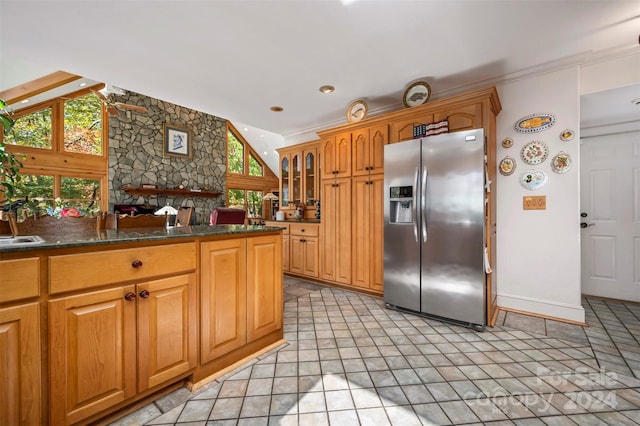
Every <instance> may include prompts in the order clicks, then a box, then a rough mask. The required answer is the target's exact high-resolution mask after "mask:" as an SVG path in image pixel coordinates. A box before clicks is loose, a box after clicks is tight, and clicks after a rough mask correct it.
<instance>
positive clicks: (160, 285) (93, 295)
mask: <svg viewBox="0 0 640 426" xmlns="http://www.w3.org/2000/svg"><path fill="white" fill-rule="evenodd" d="M195 297H196V278H195V274H193V273H191V274H184V275H178V276H174V277H169V278H164V279H158V280H152V281H147V282H144V283H141V284H137V285H128V286H122V287H117V288H113V289H109V290H102V291H95V292H88V293H85V294H82V295H78V296H69V297H62V298H59V299H54V300H50V301H49V372H50V412H51V414H50V423H51V424H56V425H57V424H72V423H76V422H78V421H80V420H83V419H86V418H88V417H90V416H92V415H94V414H97V413H100V412H101V411H103V410H105V409H107V408H109V407H112V406H114V405H116V404H118V403H121V402H123V401H125V400H127V399H128V398H130V397H132V396H134V395H136V394H137V393H140V392H143V391H145V390H147V389H149V388H152V387H154V386H156V385H158V384H161V383H164V382H166V381H168V380H170V379H172V378H174V377H176V376H178V375H180V374H182V373H186V372H188V371H189V370H190V369H191V368H193V367H195V365H196V355H197V354H196V345H197V341H196V333H197V323H196V316H195V312H196V299H195ZM136 312H137V314H136Z"/></svg>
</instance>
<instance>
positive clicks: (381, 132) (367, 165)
mask: <svg viewBox="0 0 640 426" xmlns="http://www.w3.org/2000/svg"><path fill="white" fill-rule="evenodd" d="M388 143H389V126H388V125H387V124H382V125H379V126H374V127H370V128H369V127H367V128H364V129H360V130H356V131H354V132H353V134H352V145H353V150H352V159H353V165H352V174H353V176H365V175H370V174H378V173H383V172H384V146H385V145H386V144H388Z"/></svg>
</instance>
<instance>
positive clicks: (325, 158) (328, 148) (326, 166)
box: [320, 137, 336, 179]
mask: <svg viewBox="0 0 640 426" xmlns="http://www.w3.org/2000/svg"><path fill="white" fill-rule="evenodd" d="M335 157H336V153H335V137H330V138H326V139H323V140H322V142H320V161H321V164H322V167H321V168H320V169H321V171H322V177H323V178H324V179H330V178H333V177H335V173H333V172H335V171H336V158H335Z"/></svg>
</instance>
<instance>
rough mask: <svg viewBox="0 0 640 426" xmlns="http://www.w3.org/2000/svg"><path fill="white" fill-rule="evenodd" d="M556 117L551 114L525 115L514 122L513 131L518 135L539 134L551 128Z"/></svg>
mask: <svg viewBox="0 0 640 426" xmlns="http://www.w3.org/2000/svg"><path fill="white" fill-rule="evenodd" d="M555 122H556V116H555V115H553V114H546V113H538V114H531V115H527V116H526V117H523V118H521V119H520V120H518V121H517V122H516V125H515V129H516V131H517V132H520V133H534V132H541V131H543V130H546V129H548V128H549V127H551V126H553V123H555Z"/></svg>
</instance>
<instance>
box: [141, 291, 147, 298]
mask: <svg viewBox="0 0 640 426" xmlns="http://www.w3.org/2000/svg"><path fill="white" fill-rule="evenodd" d="M140 297H142V298H143V299H146V298H148V297H149V290H142V291H141V292H140Z"/></svg>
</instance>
